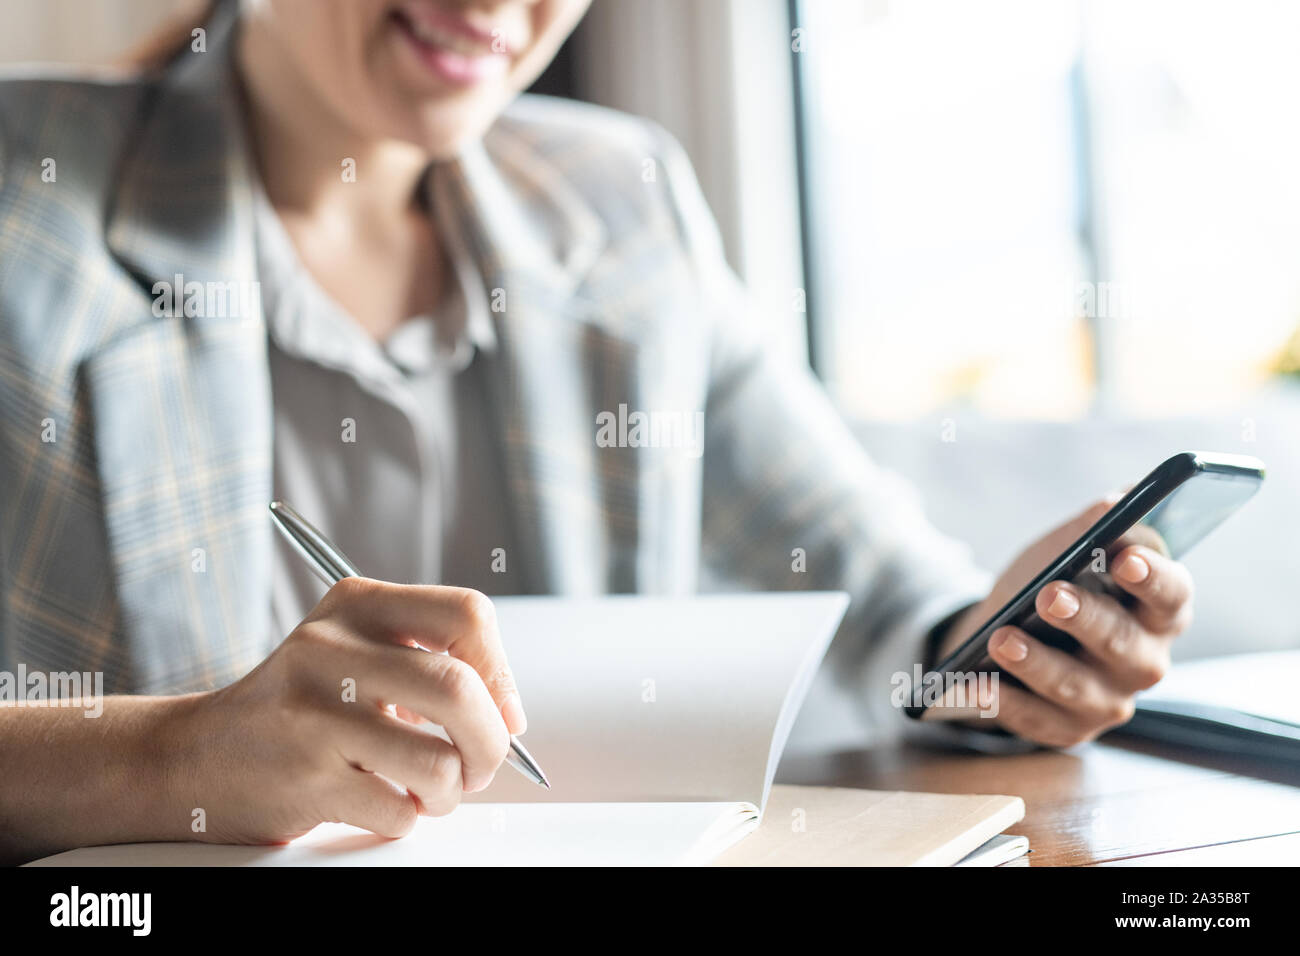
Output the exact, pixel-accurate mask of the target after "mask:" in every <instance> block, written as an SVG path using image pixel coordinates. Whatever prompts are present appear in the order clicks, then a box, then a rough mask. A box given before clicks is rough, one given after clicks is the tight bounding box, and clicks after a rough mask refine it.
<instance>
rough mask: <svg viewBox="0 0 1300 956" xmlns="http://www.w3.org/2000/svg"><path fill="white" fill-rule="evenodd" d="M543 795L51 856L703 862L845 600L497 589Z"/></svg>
mask: <svg viewBox="0 0 1300 956" xmlns="http://www.w3.org/2000/svg"><path fill="white" fill-rule="evenodd" d="M495 603H496V606H497V612H498V619H499V622H500V626H501V634H502V638H503V640H504V642H505V646H506V650H507V653H508V654H509V655H510V663H511V667H512V668H513V669H514V672H515V676H516V678H517V679H518V681H519V686H520V689H521V690H522V692H523V695H524V700H525V703H526V706H527V709H528V726H529V730H528V734H527V737H526V743H527V745H528V749H529V751H530V752H531V753H532V754H533V755H534V756H535V757H536V758H537V760H538V762H539V763H540V764H541V765H542V766H543V767H544V768H545V770H546V773H547V775H548V776H549V777H550V780H551V784H552V789H551V790H550V791H546V790H543V789H542V788H540V787H537V786H536V785H535V784H532V783H530V782H528V781H526V780H525V779H523V777H521V776H520V775H518V774H516V773H515V772H514V771H513V770H511V769H510V768H508V767H503V768H502V769H501V771H500V772H498V774H497V779H496V781H495V782H494V783H493V784H492V786H491V787H489V788H488V789H487V790H486V791H484V792H482V793H479V794H475V795H474V797H473V800H474V801H475V802H470V803H466V805H464V806H462V807H460V808H459V809H458V810H457V811H456V812H455V813H453V814H451V815H450V816H447V817H444V818H439V819H422V820H421V821H420V823H419V825H418V826H417V828H416V831H415V832H414V833H412V834H411V835H409V836H407V837H406V838H404V839H401V840H395V841H384V840H379V839H377V838H375V837H373V836H371V835H368V834H365V833H364V832H363V831H360V830H355V829H353V828H351V827H347V826H343V825H340V824H332V825H324V826H319V827H317V828H316V829H315V830H313V831H312V832H311V833H309V834H308V835H307V836H305V837H303V838H301V839H299V840H296V841H294V842H293V843H292V844H290V845H288V846H286V847H228V846H213V845H208V844H196V843H177V844H138V845H130V846H114V847H94V848H86V849H81V850H73V851H70V852H68V853H62V854H58V855H56V856H53V857H48V858H46V859H45V860H43V861H41V862H42V863H45V864H54V865H75V866H93V865H118V866H121V865H134V864H139V865H169V864H174V865H190V864H195V865H227V864H258V865H268V864H270V865H275V864H288V865H303V864H319V863H333V864H349V865H350V864H360V865H376V864H395V865H409V864H421V865H439V864H446V865H457V864H461V865H463V864H483V865H509V864H529V863H536V864H552V863H570V864H582V863H588V864H601V863H630V864H656V863H698V862H703V861H707V860H708V859H711V858H713V857H714V856H716V855H717V854H718V853H720V852H721V851H722V850H723V849H725V848H726V847H727V846H730V845H731V844H732V843H734V842H736V841H737V840H739V839H740V838H741V837H743V836H744V835H745V834H747V833H749V832H750V831H752V830H753V829H754V828H755V827H756V826H757V825H758V818H759V813H760V809H761V808H762V806H763V805H764V803H765V802H766V800H767V795H768V791H769V789H770V787H771V784H772V775H773V773H775V770H776V763H777V759H778V758H779V756H780V754H781V750H782V748H783V747H784V745H785V741H786V738H787V737H788V735H789V733H790V728H791V726H792V725H793V723H794V719H795V716H796V715H797V713H798V711H799V706H800V704H801V703H802V702H803V698H804V695H805V694H806V693H807V691H808V687H809V685H810V683H811V681H812V678H813V676H814V674H815V672H816V670H817V666H818V664H819V663H820V662H821V659H822V656H823V655H824V654H825V652H826V648H827V646H828V644H829V643H830V640H831V637H832V636H833V635H834V633H835V630H836V628H837V627H838V625H839V622H840V619H841V618H842V617H843V614H844V610H845V608H846V607H847V604H848V598H847V596H846V595H844V594H839V593H798V594H760V595H735V596H733V595H718V596H707V597H693V598H644V597H605V598H591V599H577V600H574V599H556V598H502V599H498V600H497V601H496V602H495Z"/></svg>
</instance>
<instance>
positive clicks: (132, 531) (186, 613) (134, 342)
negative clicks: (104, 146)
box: [84, 5, 271, 692]
mask: <svg viewBox="0 0 1300 956" xmlns="http://www.w3.org/2000/svg"><path fill="white" fill-rule="evenodd" d="M229 6H230V5H225V7H223V8H222V9H223V10H226V11H227V12H225V13H224V14H222V15H219V16H218V18H217V19H216V20H214V21H213V22H212V23H210V24H209V28H208V29H209V44H208V52H206V53H188V52H187V53H184V54H182V55H181V60H180V61H179V62H178V64H177V65H176V66H175V67H174V68H173V69H172V70H171V72H170V74H169V75H168V76H167V77H166V78H165V79H164V80H163V81H162V82H161V84H160V87H159V90H158V93H157V96H156V99H155V101H154V102H153V103H152V106H151V110H150V112H149V115H148V118H147V120H146V122H145V125H144V127H143V128H142V131H141V134H140V137H139V140H138V145H137V147H136V150H135V152H134V153H133V154H132V155H131V156H130V157H129V158H128V160H127V161H126V163H125V165H124V167H123V170H122V173H121V179H120V182H121V185H120V188H119V190H118V193H117V202H116V205H115V207H114V209H113V210H112V211H111V214H110V218H109V223H108V244H109V247H110V249H111V250H112V252H113V253H114V255H115V256H116V257H117V258H118V260H119V261H120V262H121V263H122V264H123V265H124V266H125V267H126V268H127V269H128V270H129V271H130V272H131V273H132V274H133V276H134V278H135V279H136V281H137V282H138V283H139V284H140V285H141V286H142V288H141V290H140V291H141V297H140V321H139V322H138V323H135V324H134V325H133V326H132V327H131V328H129V329H128V330H127V331H126V332H125V333H123V334H122V335H120V336H119V337H117V338H116V339H114V340H113V341H112V342H110V343H109V345H108V346H107V347H106V348H104V349H102V350H101V351H99V352H98V353H97V354H96V355H94V356H93V357H92V358H91V359H90V360H89V361H88V362H87V363H86V366H85V370H84V371H85V380H86V384H87V388H88V393H89V401H90V406H91V409H92V413H93V421H94V430H95V449H96V453H97V458H98V469H99V475H100V480H101V484H102V487H103V495H104V517H105V522H106V524H107V529H108V540H109V547H110V552H111V563H112V567H113V572H114V575H115V579H116V590H117V595H118V600H119V604H120V607H121V612H122V623H123V626H124V628H125V630H126V632H127V634H128V635H130V639H131V641H132V643H133V646H134V647H135V648H136V655H137V659H136V673H137V681H136V683H137V684H139V685H140V687H139V689H141V690H145V691H154V692H158V691H175V690H183V689H192V688H196V687H203V686H214V685H220V684H223V683H226V682H228V681H230V680H232V679H234V678H237V677H238V676H240V675H241V674H242V673H244V672H245V671H246V670H247V669H248V668H249V667H251V666H253V665H254V664H255V663H256V662H257V661H258V660H260V659H261V658H262V657H263V656H265V653H266V650H267V646H266V645H267V637H268V632H269V617H268V615H269V606H270V601H269V591H268V588H269V584H268V582H269V580H270V560H271V539H270V527H269V523H268V521H267V517H266V504H267V501H268V500H269V497H270V493H271V488H270V485H271V398H270V381H269V373H268V368H267V361H266V333H265V325H264V322H263V318H262V314H261V299H260V292H259V290H258V287H257V282H256V267H255V251H254V249H253V238H252V237H253V231H252V207H251V201H250V195H251V194H250V192H249V188H248V186H249V173H250V171H249V169H248V168H247V162H248V160H247V158H246V157H247V155H248V154H247V151H246V149H245V148H244V144H243V142H242V140H241V137H242V123H241V121H240V118H239V115H238V112H237V111H238V98H237V91H236V90H235V89H234V83H233V78H232V75H231V69H230V65H229V53H230V49H229V48H230V46H231V43H230V42H229V38H230V35H231V29H232V24H231V15H230V13H229V11H228V10H227V8H228V7H229ZM262 598H265V599H262Z"/></svg>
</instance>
